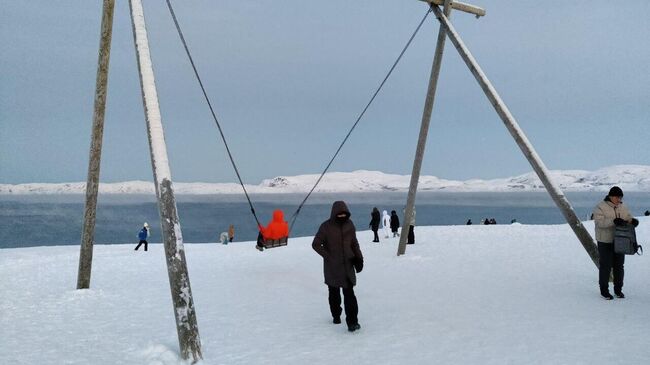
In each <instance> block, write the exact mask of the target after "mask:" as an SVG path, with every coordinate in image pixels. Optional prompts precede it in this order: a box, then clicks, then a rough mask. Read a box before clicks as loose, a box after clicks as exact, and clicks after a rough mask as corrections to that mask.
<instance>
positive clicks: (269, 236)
mask: <svg viewBox="0 0 650 365" xmlns="http://www.w3.org/2000/svg"><path fill="white" fill-rule="evenodd" d="M258 228H259V230H260V233H259V234H258V235H257V245H256V246H255V248H257V249H258V250H260V251H263V250H264V241H265V240H279V239H280V238H283V237H287V236H289V225H288V224H287V221H285V220H284V213H283V212H282V210H280V209H276V210H274V211H273V220H271V222H269V225H268V226H266V227H263V226H262V225H261V224H260V225H259V226H258Z"/></svg>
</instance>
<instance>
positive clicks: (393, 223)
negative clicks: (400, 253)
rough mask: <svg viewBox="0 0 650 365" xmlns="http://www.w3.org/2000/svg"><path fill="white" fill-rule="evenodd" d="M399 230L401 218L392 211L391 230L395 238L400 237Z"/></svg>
mask: <svg viewBox="0 0 650 365" xmlns="http://www.w3.org/2000/svg"><path fill="white" fill-rule="evenodd" d="M398 229H399V217H398V216H397V212H396V211H394V210H391V211H390V230H391V231H392V232H393V237H399V233H398V232H397V230H398Z"/></svg>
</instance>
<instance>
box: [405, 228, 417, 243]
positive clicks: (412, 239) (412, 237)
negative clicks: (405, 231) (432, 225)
mask: <svg viewBox="0 0 650 365" xmlns="http://www.w3.org/2000/svg"><path fill="white" fill-rule="evenodd" d="M406 243H407V244H409V245H412V244H414V243H415V230H414V228H413V226H409V235H408V239H407V240H406Z"/></svg>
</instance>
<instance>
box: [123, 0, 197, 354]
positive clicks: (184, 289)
mask: <svg viewBox="0 0 650 365" xmlns="http://www.w3.org/2000/svg"><path fill="white" fill-rule="evenodd" d="M129 5H130V8H131V21H132V25H133V37H134V41H135V51H136V56H137V61H138V70H139V71H140V72H139V73H140V86H141V88H142V101H143V103H144V110H145V117H146V121H147V136H148V138H149V149H150V152H151V165H152V169H153V175H154V183H155V186H156V197H157V198H158V210H159V212H160V222H161V232H162V237H163V243H164V245H165V256H166V260H167V273H168V276H169V286H170V289H171V295H172V302H173V306H174V318H175V319H176V330H177V332H178V342H179V345H180V350H181V357H182V358H183V359H185V360H189V361H191V362H192V363H195V362H197V361H199V360H201V358H202V354H201V340H200V338H199V329H198V325H197V322H196V313H195V310H194V301H193V299H192V290H191V288H190V278H189V275H188V272H187V265H186V263H185V249H184V247H183V237H182V233H181V226H180V222H179V220H178V212H177V210H176V200H175V198H174V189H173V186H172V179H171V172H170V169H169V161H168V159H167V147H166V145H165V136H164V133H163V126H162V121H161V117H160V108H159V106H158V93H157V91H156V84H155V80H154V73H153V66H152V63H151V55H150V54H149V41H148V39H147V30H146V27H145V20H144V10H143V8H142V2H141V0H130V1H129Z"/></svg>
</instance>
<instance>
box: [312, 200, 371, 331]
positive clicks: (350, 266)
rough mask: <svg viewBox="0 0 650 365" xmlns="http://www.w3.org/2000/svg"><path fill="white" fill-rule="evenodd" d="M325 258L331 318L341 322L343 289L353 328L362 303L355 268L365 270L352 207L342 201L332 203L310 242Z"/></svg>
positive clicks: (348, 316)
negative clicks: (353, 221) (328, 213)
mask: <svg viewBox="0 0 650 365" xmlns="http://www.w3.org/2000/svg"><path fill="white" fill-rule="evenodd" d="M311 246H312V248H313V249H314V251H316V252H317V253H318V254H319V255H320V256H321V257H322V258H323V273H324V276H325V284H327V288H328V291H329V296H328V301H329V306H330V312H331V314H332V322H333V323H334V324H338V323H341V312H342V310H341V289H343V301H344V307H345V322H346V323H347V325H348V331H350V332H354V331H356V330H358V329H360V328H361V326H360V325H359V318H358V313H359V306H358V303H357V297H356V296H355V294H354V286H355V285H356V284H357V277H356V274H355V272H357V273H360V272H361V270H363V254H362V253H361V248H360V247H359V241H358V240H357V235H356V229H355V228H354V224H353V223H352V220H350V210H349V209H348V207H347V205H346V204H345V202H343V201H336V202H334V204H332V212H331V214H330V218H329V219H328V220H326V221H325V222H323V223H322V224H321V225H320V227H319V228H318V232H317V233H316V236H315V237H314V241H313V242H312V244H311Z"/></svg>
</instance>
